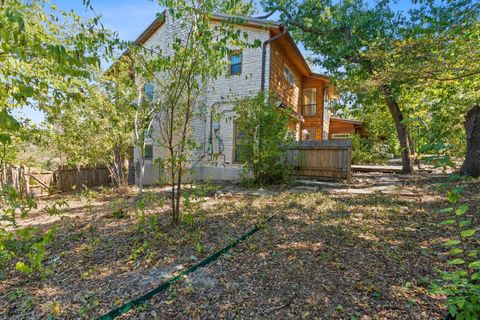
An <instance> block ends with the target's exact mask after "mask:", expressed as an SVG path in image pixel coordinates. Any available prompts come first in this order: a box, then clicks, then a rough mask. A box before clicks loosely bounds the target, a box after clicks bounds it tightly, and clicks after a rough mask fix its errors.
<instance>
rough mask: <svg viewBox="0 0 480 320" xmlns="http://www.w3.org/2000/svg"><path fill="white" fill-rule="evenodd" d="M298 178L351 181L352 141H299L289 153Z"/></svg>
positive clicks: (289, 159) (288, 158) (289, 160)
mask: <svg viewBox="0 0 480 320" xmlns="http://www.w3.org/2000/svg"><path fill="white" fill-rule="evenodd" d="M287 161H288V163H289V164H290V165H292V166H293V168H294V173H295V174H296V175H298V176H307V177H326V178H343V179H350V176H351V162H352V141H351V140H323V141H299V142H297V143H296V144H295V145H294V146H293V147H291V148H289V150H288V152H287Z"/></svg>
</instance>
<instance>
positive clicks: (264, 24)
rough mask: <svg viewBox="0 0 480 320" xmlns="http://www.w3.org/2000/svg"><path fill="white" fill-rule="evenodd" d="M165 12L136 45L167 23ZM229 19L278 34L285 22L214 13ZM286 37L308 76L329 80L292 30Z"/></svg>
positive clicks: (145, 40) (217, 17) (147, 29)
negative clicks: (312, 64) (315, 67)
mask: <svg viewBox="0 0 480 320" xmlns="http://www.w3.org/2000/svg"><path fill="white" fill-rule="evenodd" d="M165 14H166V11H165V10H164V11H163V12H162V13H160V14H158V15H157V18H156V19H155V20H154V21H153V22H152V23H151V24H150V25H149V26H148V27H147V28H146V29H145V30H144V31H143V32H142V33H141V34H140V35H139V36H138V38H137V39H135V41H134V43H135V44H136V45H143V44H144V43H145V42H147V40H148V39H150V37H151V36H152V35H153V34H154V33H155V32H156V31H157V30H158V29H159V28H160V27H161V26H162V25H163V24H164V23H165ZM227 19H232V20H233V21H235V22H237V21H238V24H239V25H244V26H247V27H252V28H260V29H268V30H270V31H271V32H272V33H274V34H278V33H280V32H282V31H281V28H282V26H283V24H282V23H281V22H278V21H273V20H265V19H258V18H252V17H241V16H233V15H227V14H214V15H213V20H214V21H223V20H227ZM285 38H286V40H287V42H288V44H289V45H290V46H291V48H292V49H293V51H294V54H295V55H296V56H297V57H298V58H299V61H300V64H301V66H300V67H301V69H303V70H305V73H306V76H307V77H311V78H321V79H323V80H325V81H329V78H328V76H326V75H323V74H319V73H315V72H312V70H311V69H310V66H309V65H308V63H307V61H306V60H305V58H304V56H303V54H302V53H301V52H300V49H299V48H298V46H297V44H296V43H295V41H294V40H293V38H292V36H291V34H290V32H288V30H287V32H286V34H285Z"/></svg>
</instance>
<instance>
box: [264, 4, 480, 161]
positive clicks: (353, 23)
mask: <svg viewBox="0 0 480 320" xmlns="http://www.w3.org/2000/svg"><path fill="white" fill-rule="evenodd" d="M413 2H414V3H415V5H414V6H412V8H411V9H410V10H408V11H400V10H397V9H396V8H397V4H396V1H393V0H385V1H375V2H373V1H366V0H359V1H332V0H319V1H309V0H304V1H296V0H263V1H262V3H263V4H264V6H265V9H266V10H268V11H271V10H278V11H280V12H281V19H282V20H283V21H285V22H286V23H287V25H288V26H289V29H290V31H291V32H292V33H293V34H294V36H295V38H296V39H298V40H299V41H302V42H303V44H304V45H305V47H306V49H307V50H310V51H311V52H312V53H313V54H314V56H313V57H312V59H311V61H313V62H314V63H315V64H317V65H319V66H321V67H323V68H324V69H326V70H328V72H329V73H330V74H331V75H332V76H333V82H334V83H335V85H336V86H337V87H339V88H340V92H342V93H343V94H344V96H345V95H347V96H348V95H349V94H350V95H351V96H353V97H354V98H355V99H353V100H354V101H349V100H348V99H346V100H344V101H343V102H344V103H345V104H344V109H347V110H348V111H352V112H353V113H355V114H356V115H357V118H359V119H361V120H363V121H364V122H365V125H366V127H367V134H368V137H369V138H371V139H372V140H373V141H375V143H380V144H386V145H387V146H388V149H389V152H390V153H396V154H398V153H400V152H402V151H405V150H406V148H405V143H404V142H403V145H402V137H401V136H403V140H405V138H406V136H407V135H405V134H403V133H401V132H399V130H398V129H401V128H402V127H404V128H406V131H408V132H409V134H408V135H409V136H410V137H411V138H414V139H415V142H416V143H417V146H418V145H424V146H433V145H435V143H437V142H440V143H443V144H444V145H449V149H450V152H451V153H452V154H453V155H455V156H458V155H463V154H464V149H465V141H464V140H465V139H464V137H465V134H464V130H463V127H462V124H463V120H464V115H465V114H466V110H468V109H469V108H470V107H471V106H472V105H473V103H475V102H478V97H479V96H478V88H479V84H480V68H479V64H478V59H479V43H480V23H479V21H480V19H479V18H480V4H479V3H478V1H447V0H440V1H430V0H427V1H423V0H421V1H413ZM385 88H388V89H389V90H385ZM392 101H396V102H397V104H398V106H399V108H398V110H397V111H396V112H392V110H393V109H392V106H393V105H394V104H392V103H391V102H392ZM389 102H390V103H389ZM385 106H388V110H387V108H385ZM347 113H348V112H347ZM388 113H390V115H389V114H388ZM392 116H393V119H394V120H395V121H394V122H395V125H396V126H393V123H392ZM395 118H397V119H395ZM402 118H403V120H408V119H417V118H420V119H422V120H423V121H424V122H425V124H426V125H427V127H425V126H422V127H421V130H420V134H417V127H418V126H417V124H416V123H414V122H408V121H402ZM397 134H398V135H399V138H400V139H399V141H398V142H396V143H395V142H394V140H393V139H391V138H392V137H395V136H396V135H397ZM380 140H382V141H380ZM433 151H434V150H431V149H428V148H424V150H423V152H424V153H425V152H427V153H431V152H433Z"/></svg>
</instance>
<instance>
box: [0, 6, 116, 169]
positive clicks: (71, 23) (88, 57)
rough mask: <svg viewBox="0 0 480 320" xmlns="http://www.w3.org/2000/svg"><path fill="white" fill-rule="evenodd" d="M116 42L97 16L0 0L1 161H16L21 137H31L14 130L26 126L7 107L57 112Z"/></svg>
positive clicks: (77, 93) (75, 96)
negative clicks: (83, 15)
mask: <svg viewBox="0 0 480 320" xmlns="http://www.w3.org/2000/svg"><path fill="white" fill-rule="evenodd" d="M117 42H118V41H117V40H115V39H114V38H112V33H110V32H109V31H106V30H105V29H104V28H99V19H98V17H94V18H92V19H89V20H83V19H81V18H80V17H79V16H77V15H75V13H74V12H73V11H70V12H67V11H63V10H59V9H58V7H56V6H55V5H53V4H51V3H50V2H49V1H45V0H33V1H24V0H7V1H2V2H1V4H0V66H1V68H0V87H2V88H5V89H6V90H2V91H1V92H0V106H1V107H0V164H3V162H4V161H8V162H13V161H14V160H15V156H16V153H18V150H19V147H20V144H21V142H22V141H27V142H31V141H30V140H31V139H30V137H29V136H28V135H26V136H23V137H21V135H20V134H19V132H20V133H21V132H22V131H25V129H27V128H24V124H23V123H21V122H19V121H16V120H15V119H13V118H12V116H11V111H12V110H14V109H18V108H23V107H25V106H30V107H32V108H34V109H36V110H40V111H44V112H46V113H47V115H48V116H50V115H58V114H60V113H61V112H62V111H63V110H64V109H65V108H66V107H67V106H68V103H70V102H72V101H76V100H78V99H81V92H83V88H85V87H86V85H87V83H88V82H89V81H91V73H90V71H89V68H90V67H98V66H99V65H100V61H101V58H102V57H104V58H106V57H107V56H109V55H111V53H112V52H113V48H114V47H115V46H116V44H117ZM7 127H8V128H7ZM15 127H16V128H15ZM18 127H21V129H20V130H19V129H18Z"/></svg>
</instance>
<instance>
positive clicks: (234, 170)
mask: <svg viewBox="0 0 480 320" xmlns="http://www.w3.org/2000/svg"><path fill="white" fill-rule="evenodd" d="M239 28H240V29H241V30H242V31H243V32H246V33H247V34H248V41H251V42H253V41H255V40H256V39H259V40H260V41H261V42H263V41H265V40H267V39H268V38H269V37H270V31H269V30H268V29H258V28H252V27H247V26H239ZM185 34H186V32H185V31H184V30H182V29H181V28H179V26H178V24H176V23H175V21H173V19H172V18H171V17H170V16H169V15H168V14H166V18H165V23H164V24H163V25H162V26H161V27H160V28H159V29H158V30H157V31H156V32H155V33H154V34H153V35H152V36H151V37H150V38H149V39H148V40H147V41H146V42H145V43H144V46H145V47H147V48H151V49H153V50H155V51H162V52H163V53H164V54H169V53H171V43H172V41H173V39H175V38H182V37H184V36H185ZM269 50H270V48H269V47H268V48H267V53H266V67H265V88H266V89H267V90H268V85H269V74H270V72H269V68H270V65H269V62H270V59H269V57H270V51H269ZM261 69H262V48H260V47H257V48H245V49H243V50H242V73H241V74H240V75H234V76H230V75H225V76H220V77H219V78H217V79H215V80H213V81H211V83H210V84H209V85H208V87H207V88H206V92H205V95H204V96H203V97H202V99H201V100H202V104H203V105H205V106H206V107H207V110H209V109H210V108H212V107H214V108H215V109H216V112H217V113H221V114H222V117H221V119H220V137H221V138H222V140H223V143H224V150H223V153H222V155H218V156H217V161H211V159H210V158H211V157H210V156H209V155H208V154H206V152H207V150H208V138H209V134H210V112H209V111H207V112H206V114H205V116H203V117H201V118H196V119H194V121H193V123H192V133H193V135H194V138H195V140H196V141H197V142H198V143H199V145H200V146H201V147H200V148H199V150H196V152H194V154H193V155H192V159H191V166H193V167H195V173H194V176H193V177H192V179H195V180H234V179H237V178H238V177H239V174H240V173H241V168H240V167H239V166H238V165H235V164H232V162H233V152H234V146H233V143H234V137H233V136H234V118H235V114H234V112H233V101H234V100H235V99H236V98H240V97H246V96H253V95H255V94H256V93H258V92H259V91H260V87H261ZM158 130H159V128H158V125H157V123H155V124H154V127H153V137H154V139H155V136H158ZM147 143H148V144H153V158H154V159H156V158H159V157H161V151H160V149H159V148H158V146H156V145H155V143H154V141H147ZM137 158H138V154H135V159H137ZM159 177H160V168H159V166H158V165H156V164H154V163H153V161H146V165H145V178H144V183H145V184H146V185H148V184H154V183H156V182H157V181H158V179H159ZM188 180H190V179H188Z"/></svg>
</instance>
